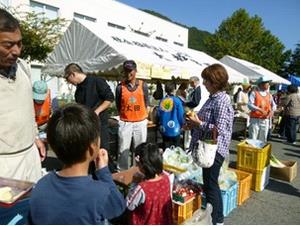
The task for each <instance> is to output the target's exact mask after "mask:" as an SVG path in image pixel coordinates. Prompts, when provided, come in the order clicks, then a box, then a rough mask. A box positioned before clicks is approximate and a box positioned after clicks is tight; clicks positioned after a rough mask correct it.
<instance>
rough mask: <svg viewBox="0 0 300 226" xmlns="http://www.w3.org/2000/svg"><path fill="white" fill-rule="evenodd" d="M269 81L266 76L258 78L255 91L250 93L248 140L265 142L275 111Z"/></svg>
mask: <svg viewBox="0 0 300 226" xmlns="http://www.w3.org/2000/svg"><path fill="white" fill-rule="evenodd" d="M271 81H272V80H270V79H268V78H267V77H266V76H262V77H260V78H259V79H258V80H257V81H256V84H257V89H254V90H253V91H252V92H251V93H250V96H249V104H248V107H249V109H250V125H249V137H250V139H254V140H261V141H263V142H266V141H267V137H268V132H269V129H270V124H271V119H272V116H273V112H274V111H275V110H276V104H275V102H274V100H273V97H272V95H271V94H270V92H269V88H270V82H271Z"/></svg>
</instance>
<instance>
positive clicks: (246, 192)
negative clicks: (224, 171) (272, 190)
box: [230, 169, 252, 206]
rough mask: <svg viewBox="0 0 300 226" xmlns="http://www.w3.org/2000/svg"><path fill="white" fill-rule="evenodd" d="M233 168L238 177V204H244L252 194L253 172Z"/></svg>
mask: <svg viewBox="0 0 300 226" xmlns="http://www.w3.org/2000/svg"><path fill="white" fill-rule="evenodd" d="M230 170H233V171H234V172H235V173H236V175H237V179H238V184H239V185H238V198H237V204H238V206H240V205H242V204H243V203H244V202H245V201H246V200H247V199H248V198H249V197H250V195H251V184H252V173H249V172H245V171H241V170H237V169H230Z"/></svg>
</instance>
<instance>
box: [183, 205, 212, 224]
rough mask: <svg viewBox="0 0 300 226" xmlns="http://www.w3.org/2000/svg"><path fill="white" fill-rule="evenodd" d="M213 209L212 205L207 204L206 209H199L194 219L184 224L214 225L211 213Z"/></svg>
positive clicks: (194, 214)
mask: <svg viewBox="0 0 300 226" xmlns="http://www.w3.org/2000/svg"><path fill="white" fill-rule="evenodd" d="M212 211H213V207H212V205H211V204H210V203H207V205H206V209H205V210H202V209H201V208H199V209H198V210H196V211H195V212H194V213H193V216H192V218H190V219H188V220H186V221H185V222H183V224H185V225H212V218H211V213H212Z"/></svg>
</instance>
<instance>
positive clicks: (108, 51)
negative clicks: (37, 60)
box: [42, 19, 248, 108]
mask: <svg viewBox="0 0 300 226" xmlns="http://www.w3.org/2000/svg"><path fill="white" fill-rule="evenodd" d="M127 59H133V60H135V61H136V63H137V66H138V72H137V77H138V78H140V79H144V80H147V81H148V83H151V82H153V80H154V79H161V80H162V81H166V80H170V79H171V78H172V76H174V77H175V78H179V80H188V79H189V78H190V77H191V76H198V77H199V78H200V83H201V86H202V97H203V98H202V100H201V103H200V105H199V107H198V108H200V106H201V105H202V104H203V103H204V102H205V100H206V99H207V98H208V96H209V94H208V92H207V90H206V89H205V87H204V86H203V85H202V79H201V72H202V70H203V69H204V68H205V67H207V66H208V65H211V64H214V63H220V64H223V63H221V62H220V61H218V60H216V59H214V58H213V57H211V56H209V55H207V54H206V53H204V52H200V51H196V50H192V49H188V48H184V47H181V46H176V45H174V44H172V45H171V44H168V43H165V42H162V41H159V40H156V39H153V38H149V37H145V36H143V35H140V34H136V33H133V32H129V31H123V30H118V29H114V28H108V27H105V28H103V27H101V26H99V25H97V24H95V23H91V22H88V21H80V22H79V21H77V20H75V19H74V20H73V21H72V22H71V24H70V25H69V27H68V29H67V30H66V31H65V33H64V35H63V37H62V39H61V41H60V42H59V44H58V45H57V46H56V47H55V49H54V51H53V52H52V53H51V54H50V55H49V56H48V58H47V59H46V62H45V66H44V67H43V69H42V73H43V74H46V75H50V76H58V77H62V75H63V70H64V68H65V66H66V65H67V64H69V63H77V64H79V65H80V66H81V67H82V69H83V71H84V72H86V73H96V74H98V75H101V76H104V77H106V78H107V79H112V80H115V81H120V79H121V78H122V75H121V70H122V69H121V66H122V63H123V62H124V61H125V60H127ZM223 66H224V67H225V68H226V69H227V71H228V73H229V82H230V83H242V82H245V81H248V78H247V77H246V76H245V75H243V74H242V73H240V72H238V71H236V70H234V69H232V68H230V67H229V66H227V65H225V64H223Z"/></svg>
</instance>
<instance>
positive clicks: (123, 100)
mask: <svg viewBox="0 0 300 226" xmlns="http://www.w3.org/2000/svg"><path fill="white" fill-rule="evenodd" d="M136 73H137V65H136V63H135V62H134V61H133V60H126V61H125V62H124V63H123V74H124V79H123V81H122V82H121V83H119V84H118V86H117V88H116V105H117V109H118V112H119V115H120V120H119V132H118V136H119V155H118V169H119V170H125V169H128V168H129V164H128V160H129V159H128V158H129V149H130V146H131V140H132V138H133V142H134V147H137V146H138V145H139V144H141V143H144V142H146V140H147V123H148V120H147V117H148V109H147V108H148V105H149V100H148V87H147V84H146V83H145V82H143V81H141V80H138V79H136Z"/></svg>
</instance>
